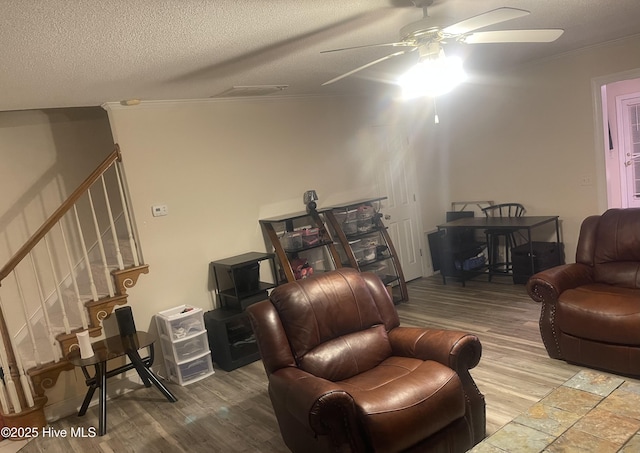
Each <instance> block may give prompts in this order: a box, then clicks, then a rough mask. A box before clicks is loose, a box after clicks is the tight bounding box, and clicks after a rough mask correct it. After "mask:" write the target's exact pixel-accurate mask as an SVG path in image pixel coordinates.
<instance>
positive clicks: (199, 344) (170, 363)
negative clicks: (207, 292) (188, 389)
mask: <svg viewBox="0 0 640 453" xmlns="http://www.w3.org/2000/svg"><path fill="white" fill-rule="evenodd" d="M156 325H157V326H158V333H159V336H160V342H161V344H162V355H163V356H164V365H165V369H166V371H167V377H168V378H169V379H171V380H172V381H173V382H176V383H178V384H180V385H187V384H191V383H192V382H196V381H199V380H200V379H204V378H206V377H207V376H210V375H212V374H213V373H214V370H213V362H212V358H211V349H210V348H209V337H208V335H207V329H206V328H205V325H204V314H203V311H202V309H201V308H196V307H192V306H190V305H180V306H178V307H175V308H171V309H169V310H164V311H161V312H160V313H158V314H157V315H156Z"/></svg>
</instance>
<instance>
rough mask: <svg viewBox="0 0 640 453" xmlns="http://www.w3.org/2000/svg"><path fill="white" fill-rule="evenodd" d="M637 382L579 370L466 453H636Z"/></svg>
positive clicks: (639, 424) (639, 438) (639, 447)
mask: <svg viewBox="0 0 640 453" xmlns="http://www.w3.org/2000/svg"><path fill="white" fill-rule="evenodd" d="M639 431H640V383H638V382H635V381H625V380H624V379H623V378H620V377H616V376H613V375H605V374H601V373H598V372H595V371H590V370H583V371H580V372H579V373H577V374H576V375H575V376H573V377H572V378H571V379H569V380H568V381H567V382H565V383H564V384H562V385H561V386H560V387H558V388H556V389H554V390H553V391H551V392H550V393H549V394H548V395H547V396H545V397H544V398H543V399H542V400H541V401H539V402H538V403H536V404H534V405H533V406H531V407H530V408H529V410H527V412H525V413H524V414H521V415H519V416H518V417H516V418H515V419H513V420H512V421H511V422H509V423H507V424H506V425H505V426H503V427H502V428H500V429H499V430H498V431H496V432H495V433H494V434H493V435H491V436H489V437H487V438H486V439H485V440H483V441H482V442H481V443H479V444H478V445H476V446H475V447H474V448H473V449H472V450H470V452H471V453H504V452H508V453H561V452H562V453H591V452H593V453H617V452H618V453H639V452H640V433H639Z"/></svg>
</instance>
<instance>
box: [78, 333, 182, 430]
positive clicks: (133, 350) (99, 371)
mask: <svg viewBox="0 0 640 453" xmlns="http://www.w3.org/2000/svg"><path fill="white" fill-rule="evenodd" d="M154 341H155V338H154V337H152V336H151V335H149V334H148V333H147V332H142V331H138V332H136V333H135V334H134V335H128V336H126V337H122V336H120V335H114V336H112V337H109V338H106V339H104V340H101V341H97V342H95V343H92V345H91V346H92V347H93V352H94V354H93V356H92V357H89V358H87V359H82V358H80V350H79V349H74V350H73V351H71V352H70V353H69V354H68V355H67V360H69V362H71V363H73V364H74V365H75V366H78V367H80V368H81V369H82V373H83V374H84V377H85V382H86V384H87V386H88V387H89V388H88V390H87V394H86V395H85V397H84V401H83V402H82V406H81V407H80V410H79V411H78V416H80V417H81V416H83V415H84V414H86V412H87V408H88V407H89V403H90V402H91V398H93V394H94V392H95V391H96V389H97V388H100V397H99V403H98V405H99V406H98V407H99V412H100V420H99V425H98V435H99V436H104V435H105V433H106V432H107V379H108V378H110V377H112V376H116V375H118V374H122V373H125V372H126V371H129V370H132V369H134V368H135V369H136V371H137V372H138V375H139V376H140V379H142V382H143V383H144V386H145V387H151V384H153V385H155V386H156V387H157V388H158V390H160V392H161V393H162V394H163V395H164V396H165V397H166V398H167V400H169V401H170V402H172V403H175V402H176V401H178V399H177V398H176V397H175V396H174V395H173V394H172V393H171V392H170V391H169V389H167V388H166V387H165V386H164V385H163V384H162V382H160V380H159V379H158V378H157V377H156V375H155V374H153V372H152V371H151V370H150V369H149V367H151V365H153V342H154ZM143 348H148V350H149V355H148V356H147V357H145V358H144V359H143V358H141V357H140V354H139V353H138V351H139V350H140V349H143ZM125 355H126V356H127V357H129V360H130V361H131V362H130V363H128V364H126V365H122V366H120V367H118V368H115V369H113V370H110V371H107V362H108V361H109V360H111V359H115V358H117V357H122V356H125ZM91 365H93V366H94V367H95V373H94V375H93V376H91V375H90V374H89V371H87V367H89V366H91Z"/></svg>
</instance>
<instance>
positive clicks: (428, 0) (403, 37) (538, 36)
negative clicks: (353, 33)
mask: <svg viewBox="0 0 640 453" xmlns="http://www.w3.org/2000/svg"><path fill="white" fill-rule="evenodd" d="M433 1H434V0H413V1H412V3H413V4H414V5H415V6H417V7H419V8H420V7H421V8H422V10H423V18H422V19H421V20H419V21H417V22H413V23H410V24H408V25H406V26H405V27H403V28H402V29H400V41H398V42H392V43H384V44H370V45H364V46H355V47H345V48H341V49H332V50H325V51H322V52H321V53H327V52H339V51H343V50H352V49H361V48H367V47H402V48H403V49H402V50H399V51H397V52H394V53H392V54H390V55H386V56H384V57H382V58H379V59H377V60H374V61H371V62H369V63H367V64H365V65H362V66H360V67H357V68H355V69H352V70H351V71H349V72H347V73H344V74H341V75H339V76H337V77H335V78H333V79H331V80H329V81H327V82H325V83H323V84H322V85H323V86H324V85H329V84H331V83H334V82H337V81H338V80H341V79H343V78H345V77H348V76H350V75H352V74H355V73H356V72H359V71H362V70H363V69H366V68H368V67H371V66H373V65H375V64H378V63H380V62H382V61H385V60H389V59H391V58H394V57H397V56H399V55H403V54H406V53H410V52H414V51H416V50H417V51H418V52H419V55H420V57H419V62H425V61H431V62H433V61H439V60H444V58H445V56H444V50H443V49H442V44H446V43H447V41H448V40H453V41H455V42H460V43H465V44H489V43H522V42H552V41H555V40H556V39H558V38H559V37H560V36H561V35H562V33H564V30H562V29H551V28H546V29H531V30H499V31H480V32H474V31H475V30H478V29H480V28H484V27H488V26H490V25H495V24H499V23H501V22H505V21H508V20H512V19H516V18H518V17H523V16H526V15H528V14H530V13H529V11H525V10H522V9H516V8H508V7H503V8H498V9H494V10H491V11H488V12H486V13H482V14H479V15H477V16H473V17H470V18H468V19H465V20H462V21H460V22H457V23H455V24H453V25H448V26H446V27H442V26H441V24H439V23H438V22H437V20H434V19H433V18H431V17H429V16H428V14H427V7H428V6H431V5H432V4H433Z"/></svg>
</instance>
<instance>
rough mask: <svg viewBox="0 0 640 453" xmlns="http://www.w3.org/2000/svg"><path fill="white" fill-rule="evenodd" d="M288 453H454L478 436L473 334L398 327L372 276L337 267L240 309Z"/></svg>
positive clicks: (480, 417) (481, 430)
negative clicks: (259, 357) (257, 352)
mask: <svg viewBox="0 0 640 453" xmlns="http://www.w3.org/2000/svg"><path fill="white" fill-rule="evenodd" d="M247 311H248V313H249V318H250V320H251V324H252V326H253V329H254V332H255V334H256V339H257V342H258V345H259V348H260V353H261V355H262V361H263V363H264V367H265V370H266V373H267V376H268V379H269V396H270V398H271V402H272V405H273V409H274V412H275V415H276V418H277V420H278V424H279V426H280V432H281V433H282V437H283V439H284V441H285V443H286V445H287V446H288V447H289V448H290V449H291V450H292V451H293V452H304V453H310V452H327V451H332V452H352V451H353V452H398V451H432V452H464V451H467V450H468V449H469V448H471V447H472V446H473V445H475V444H476V443H477V442H479V441H480V440H482V439H483V438H484V436H485V403H484V397H483V396H482V394H481V393H480V392H479V390H478V388H477V387H476V385H475V383H474V381H473V379H472V377H471V375H470V374H469V369H470V368H473V367H474V366H476V364H478V362H479V360H480V356H481V352H482V347H481V344H480V341H479V340H478V338H477V337H476V336H474V335H470V334H466V333H461V332H453V331H444V330H438V329H423V328H415V327H399V324H400V322H399V318H398V314H397V311H396V308H395V306H394V305H393V302H392V301H391V298H390V297H389V293H388V292H387V290H386V288H385V286H384V285H383V284H382V282H381V281H380V279H379V278H378V277H377V276H376V275H374V274H370V273H358V272H357V271H355V270H354V269H348V268H345V269H340V270H336V271H331V272H327V273H325V274H318V275H314V276H313V277H311V278H307V279H304V280H298V281H296V282H291V283H287V284H285V285H282V286H279V287H277V288H276V289H274V290H273V292H272V293H271V295H270V300H267V301H263V302H259V303H257V304H254V305H252V306H250V307H248V308H247Z"/></svg>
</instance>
